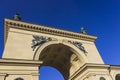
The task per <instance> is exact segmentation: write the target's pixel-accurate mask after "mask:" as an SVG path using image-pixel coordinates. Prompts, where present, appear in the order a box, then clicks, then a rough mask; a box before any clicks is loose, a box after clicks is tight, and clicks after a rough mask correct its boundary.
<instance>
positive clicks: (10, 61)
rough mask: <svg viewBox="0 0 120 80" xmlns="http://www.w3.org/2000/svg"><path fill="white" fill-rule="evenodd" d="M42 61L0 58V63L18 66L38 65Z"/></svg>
mask: <svg viewBox="0 0 120 80" xmlns="http://www.w3.org/2000/svg"><path fill="white" fill-rule="evenodd" d="M42 63H43V62H42V61H33V60H21V59H0V65H7V66H8V65H10V66H11V65H12V66H16V65H20V66H30V65H33V66H40V65H41V64H42Z"/></svg>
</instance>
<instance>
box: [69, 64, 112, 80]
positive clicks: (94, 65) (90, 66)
mask: <svg viewBox="0 0 120 80" xmlns="http://www.w3.org/2000/svg"><path fill="white" fill-rule="evenodd" d="M90 68H93V69H108V68H110V65H106V64H94V63H86V64H84V65H83V66H82V67H80V68H79V69H78V70H77V71H76V72H75V73H74V74H73V75H71V76H70V80H74V78H75V77H77V76H78V75H79V74H80V73H82V72H83V71H85V70H86V69H90Z"/></svg>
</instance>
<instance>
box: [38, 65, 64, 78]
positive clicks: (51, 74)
mask: <svg viewBox="0 0 120 80" xmlns="http://www.w3.org/2000/svg"><path fill="white" fill-rule="evenodd" d="M40 74H41V75H40V76H39V77H40V80H64V77H63V75H62V74H61V73H60V71H58V70H57V69H56V68H54V67H51V66H41V67H40ZM46 74H47V77H46Z"/></svg>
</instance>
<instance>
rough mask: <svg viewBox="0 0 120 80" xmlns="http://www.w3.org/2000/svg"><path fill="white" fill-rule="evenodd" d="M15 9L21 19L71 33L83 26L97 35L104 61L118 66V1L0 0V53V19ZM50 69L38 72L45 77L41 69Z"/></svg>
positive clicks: (0, 49) (0, 48)
mask: <svg viewBox="0 0 120 80" xmlns="http://www.w3.org/2000/svg"><path fill="white" fill-rule="evenodd" d="M16 12H18V13H20V14H21V16H22V20H23V21H26V22H31V23H35V24H42V25H46V26H53V27H55V28H60V29H65V30H70V31H74V32H80V27H82V26H83V27H85V28H86V30H87V33H88V34H90V35H95V36H97V37H98V39H97V40H96V42H95V43H96V46H97V48H98V50H99V52H100V55H101V56H102V58H103V60H104V62H105V63H106V64H112V65H120V58H119V57H120V36H119V34H120V0H0V41H1V43H0V55H2V52H3V19H4V18H5V17H7V18H12V17H13V15H14V14H15V13H16ZM50 69H51V70H50ZM50 69H49V70H48V68H44V67H43V68H42V69H41V73H42V74H45V75H41V76H42V77H44V76H48V75H47V73H45V72H51V71H52V72H53V73H54V74H55V70H54V69H52V68H50ZM45 70H47V71H45ZM43 71H44V72H43ZM56 73H57V72H56ZM58 74H59V73H58ZM49 75H50V74H49ZM42 77H41V80H49V79H52V80H59V79H60V80H62V78H59V79H58V78H57V79H55V76H54V78H52V75H51V78H49V79H45V78H42Z"/></svg>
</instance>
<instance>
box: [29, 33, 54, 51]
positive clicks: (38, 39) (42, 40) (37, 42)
mask: <svg viewBox="0 0 120 80" xmlns="http://www.w3.org/2000/svg"><path fill="white" fill-rule="evenodd" d="M33 38H34V39H33V40H32V46H31V48H33V51H34V50H35V48H36V47H37V46H40V45H42V44H43V43H45V42H48V41H51V40H52V38H46V37H43V36H37V35H33Z"/></svg>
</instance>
